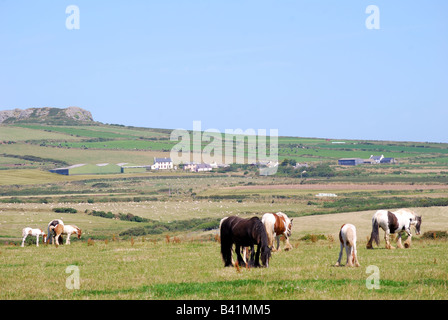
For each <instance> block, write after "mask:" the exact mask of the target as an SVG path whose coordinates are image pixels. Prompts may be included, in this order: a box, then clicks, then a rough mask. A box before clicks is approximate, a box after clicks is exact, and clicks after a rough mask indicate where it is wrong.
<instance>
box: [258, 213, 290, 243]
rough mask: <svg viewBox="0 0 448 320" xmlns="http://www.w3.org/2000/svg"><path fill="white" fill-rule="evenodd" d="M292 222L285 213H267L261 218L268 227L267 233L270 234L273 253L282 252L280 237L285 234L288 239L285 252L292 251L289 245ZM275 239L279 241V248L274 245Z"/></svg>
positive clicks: (269, 238)
mask: <svg viewBox="0 0 448 320" xmlns="http://www.w3.org/2000/svg"><path fill="white" fill-rule="evenodd" d="M292 220H293V219H289V218H288V216H287V215H286V214H284V213H283V212H277V213H265V214H264V215H263V217H262V218H261V221H262V222H263V224H264V226H265V227H266V232H267V234H268V240H269V247H270V248H272V250H273V251H277V250H280V236H281V235H282V234H283V235H284V236H285V238H286V246H285V250H286V251H288V250H290V249H292V246H291V244H290V243H289V237H290V236H291V229H292ZM274 237H275V238H276V239H277V247H273V245H274Z"/></svg>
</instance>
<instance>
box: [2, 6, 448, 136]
mask: <svg viewBox="0 0 448 320" xmlns="http://www.w3.org/2000/svg"><path fill="white" fill-rule="evenodd" d="M371 4H373V5H376V6H377V7H378V8H379V10H380V29H379V30H369V29H367V28H366V26H365V20H366V19H367V18H368V16H369V14H366V12H365V11H366V8H367V6H368V5H371ZM69 5H77V6H78V8H79V9H80V29H79V30H68V29H67V28H66V25H65V22H66V19H67V17H68V16H69V15H68V14H66V13H65V10H66V7H67V6H69ZM447 12H448V2H447V1H440V0H437V1H435V0H430V1H404V0H395V1H380V0H369V1H365V0H348V1H330V0H328V1H316V0H314V1H313V0H307V1H302V0H275V1H274V0H270V1H267V0H221V1H218V0H216V1H211V0H183V1H181V0H163V1H162V0H158V1H155V0H151V1H148V0H146V1H143V0H142V1H138V0H130V1H100V0H96V1H81V0H71V1H62V0H61V1H54V0H53V1H49V0H41V1H20V0H0V110H7V109H13V108H21V109H24V108H30V107H44V106H50V107H59V108H64V107H68V106H79V107H82V108H85V109H88V110H90V111H91V112H92V114H93V116H94V118H95V120H98V121H101V122H104V123H118V124H125V125H133V126H142V127H157V128H172V129H176V128H184V129H192V126H193V121H194V120H200V121H202V129H204V130H205V129H211V128H215V129H218V130H220V131H222V132H224V130H225V129H237V128H241V129H249V128H252V129H255V130H257V129H267V130H269V129H278V130H279V135H289V136H301V137H322V138H336V139H344V138H345V139H371V140H403V141H434V142H448V130H447V125H446V122H447V120H448V90H447V89H448V59H447V58H448V16H447Z"/></svg>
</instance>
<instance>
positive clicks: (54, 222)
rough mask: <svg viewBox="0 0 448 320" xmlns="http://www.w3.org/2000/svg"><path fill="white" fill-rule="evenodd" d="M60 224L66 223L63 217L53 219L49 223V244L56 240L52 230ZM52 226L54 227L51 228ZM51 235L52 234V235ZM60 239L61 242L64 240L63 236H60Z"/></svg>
mask: <svg viewBox="0 0 448 320" xmlns="http://www.w3.org/2000/svg"><path fill="white" fill-rule="evenodd" d="M58 224H60V225H62V226H63V225H64V222H63V221H62V220H61V219H54V220H51V221H50V222H49V223H48V227H47V234H48V238H47V241H48V243H49V244H52V243H53V241H54V240H55V239H54V232H52V230H53V229H54V228H55V227H56V226H57V225H58ZM51 227H52V228H51ZM50 235H51V236H50ZM58 241H60V242H61V243H62V242H63V239H62V236H59V239H58Z"/></svg>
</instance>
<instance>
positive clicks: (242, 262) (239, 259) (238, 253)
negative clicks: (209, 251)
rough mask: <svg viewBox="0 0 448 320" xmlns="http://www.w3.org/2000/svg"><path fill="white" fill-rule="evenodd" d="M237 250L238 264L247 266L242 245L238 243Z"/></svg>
mask: <svg viewBox="0 0 448 320" xmlns="http://www.w3.org/2000/svg"><path fill="white" fill-rule="evenodd" d="M235 251H236V257H237V261H238V264H239V265H240V267H245V266H246V263H245V262H244V260H243V257H242V256H241V246H240V245H238V244H236V245H235Z"/></svg>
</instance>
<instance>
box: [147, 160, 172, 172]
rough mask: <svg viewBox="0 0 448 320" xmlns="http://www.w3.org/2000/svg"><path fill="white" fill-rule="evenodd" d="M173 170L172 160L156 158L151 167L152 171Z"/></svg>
mask: <svg viewBox="0 0 448 320" xmlns="http://www.w3.org/2000/svg"><path fill="white" fill-rule="evenodd" d="M173 168H174V167H173V161H172V160H171V158H154V164H153V165H152V166H151V170H172V169H173Z"/></svg>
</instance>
